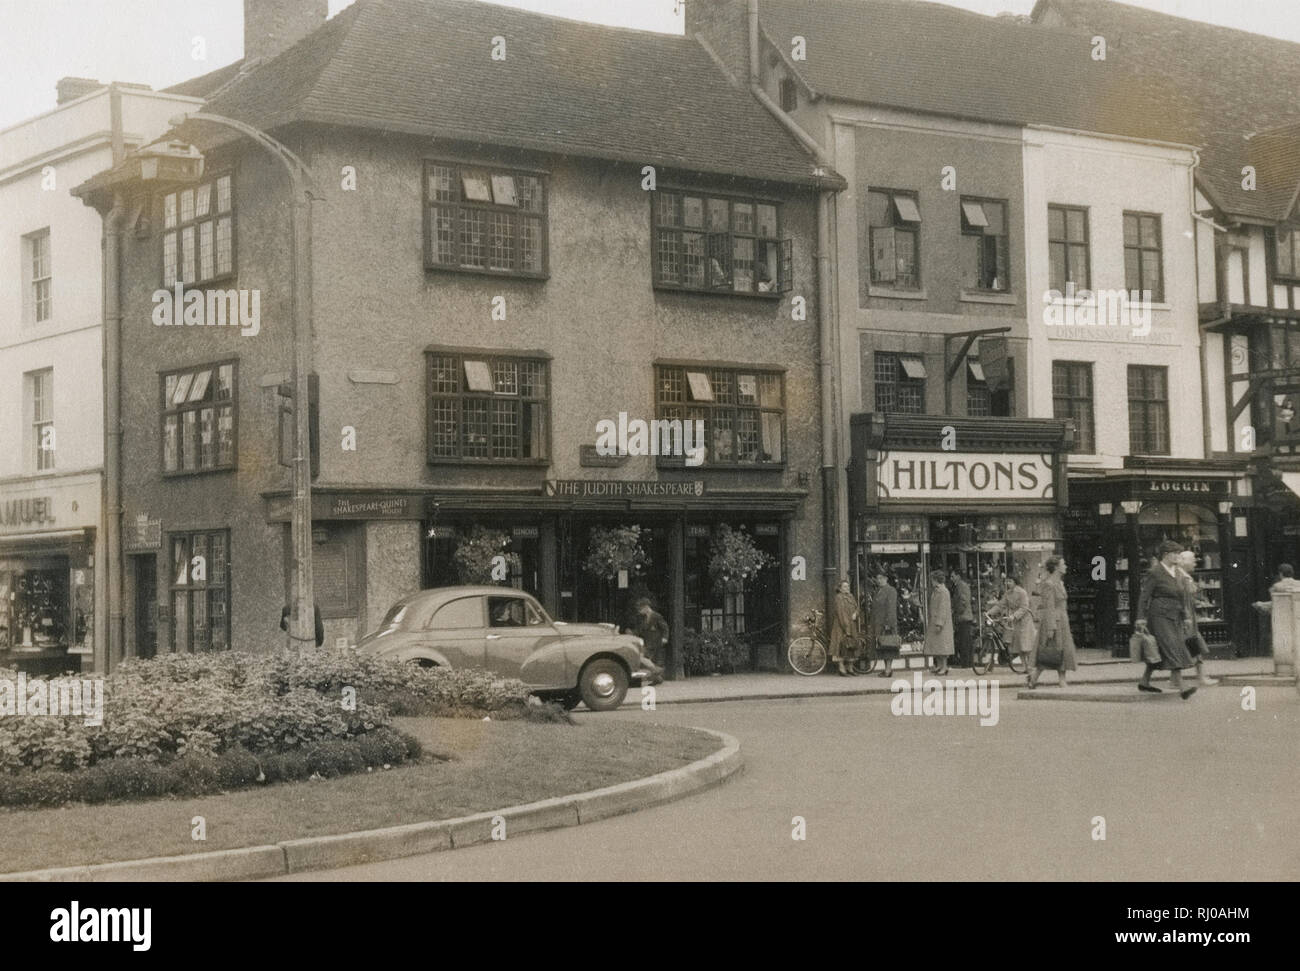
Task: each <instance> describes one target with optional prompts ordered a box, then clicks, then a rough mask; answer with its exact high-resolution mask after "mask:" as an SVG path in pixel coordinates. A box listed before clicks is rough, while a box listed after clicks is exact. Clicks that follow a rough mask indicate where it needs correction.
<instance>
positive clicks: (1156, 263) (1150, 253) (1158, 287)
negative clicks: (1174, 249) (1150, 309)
mask: <svg viewBox="0 0 1300 971" xmlns="http://www.w3.org/2000/svg"><path fill="white" fill-rule="evenodd" d="M1160 238H1161V237H1160V217H1159V216H1156V215H1152V214H1150V213H1144V212H1126V213H1124V288H1125V289H1126V290H1129V291H1130V292H1131V291H1134V290H1136V291H1138V293H1150V294H1151V299H1152V300H1154V301H1155V302H1156V303H1162V302H1163V301H1164V299H1165V284H1164V276H1163V274H1162V273H1161V270H1160V267H1161V245H1162V244H1161V242H1160Z"/></svg>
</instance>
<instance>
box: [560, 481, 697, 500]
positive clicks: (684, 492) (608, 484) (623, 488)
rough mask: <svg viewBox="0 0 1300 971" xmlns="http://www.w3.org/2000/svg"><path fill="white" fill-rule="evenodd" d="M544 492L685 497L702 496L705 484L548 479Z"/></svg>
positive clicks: (574, 496) (573, 496)
mask: <svg viewBox="0 0 1300 971" xmlns="http://www.w3.org/2000/svg"><path fill="white" fill-rule="evenodd" d="M546 495H548V496H554V497H556V498H561V499H687V498H698V497H700V496H703V495H704V483H703V482H702V481H699V480H696V481H693V482H660V481H658V480H655V479H648V480H645V479H636V480H629V479H548V480H547V481H546Z"/></svg>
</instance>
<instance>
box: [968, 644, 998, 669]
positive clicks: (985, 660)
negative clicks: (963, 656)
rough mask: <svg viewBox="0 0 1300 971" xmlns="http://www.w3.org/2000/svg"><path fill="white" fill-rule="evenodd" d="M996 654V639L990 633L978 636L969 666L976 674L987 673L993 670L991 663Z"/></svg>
mask: <svg viewBox="0 0 1300 971" xmlns="http://www.w3.org/2000/svg"><path fill="white" fill-rule="evenodd" d="M997 656H998V644H997V641H996V640H995V639H994V637H993V635H992V634H985V635H984V636H983V637H981V638H980V642H979V646H978V647H976V648H975V650H974V652H973V656H972V657H971V665H970V666H971V667H972V668H973V669H974V671H975V673H976V674H987V673H988V672H990V671H992V670H993V664H994V661H995V659H996V658H997Z"/></svg>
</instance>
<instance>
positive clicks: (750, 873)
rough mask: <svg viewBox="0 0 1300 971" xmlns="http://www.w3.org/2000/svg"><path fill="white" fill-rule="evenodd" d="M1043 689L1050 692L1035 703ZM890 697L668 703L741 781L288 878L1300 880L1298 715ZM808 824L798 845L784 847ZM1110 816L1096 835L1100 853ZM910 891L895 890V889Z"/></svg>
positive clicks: (1286, 705)
mask: <svg viewBox="0 0 1300 971" xmlns="http://www.w3.org/2000/svg"><path fill="white" fill-rule="evenodd" d="M1040 690H1051V689H1040ZM889 702H890V699H889V698H887V697H882V696H875V697H860V698H825V699H807V700H780V701H748V702H734V703H725V704H704V705H672V706H665V707H662V708H660V709H659V710H658V711H656V712H644V713H643V712H629V711H624V712H618V713H614V714H609V715H585V716H579V717H586V718H597V717H604V718H654V719H657V720H659V721H661V722H665V723H671V724H684V725H700V726H706V727H710V728H716V729H720V730H722V731H725V732H729V733H731V734H733V735H735V736H737V737H738V738H739V739H740V740H741V747H742V750H743V751H744V754H745V770H744V772H743V773H742V774H741V775H739V776H737V777H733V778H732V780H731V781H729V782H727V783H725V784H724V785H722V786H720V787H717V788H715V789H712V790H709V791H707V792H704V793H701V794H698V795H695V796H692V797H690V798H688V799H684V800H681V801H679V802H676V803H671V804H668V805H664V806H659V807H655V808H652V809H648V810H643V811H641V812H638V813H634V814H631V815H628V816H623V817H618V818H615V819H610V820H605V821H602V822H599V823H595V824H592V825H589V826H580V827H575V828H572V829H564V830H556V831H552V832H547V833H533V834H523V835H520V836H519V837H518V838H516V839H508V840H506V841H504V842H500V843H490V844H484V845H480V846H474V847H469V848H466V849H463V850H455V851H452V852H444V853H433V854H429V855H426V856H421V857H412V858H408V859H404V860H395V861H391V862H387V863H376V864H367V865H364V866H358V867H349V868H345V869H341V870H333V871H323V872H320V873H312V874H304V875H302V876H301V877H295V878H285V879H344V880H519V879H530V878H538V879H548V880H569V879H572V880H586V879H622V880H662V879H685V880H710V879H722V880H733V879H737V880H744V879H760V880H776V879H782V880H784V879H800V880H802V879H870V880H897V879H904V880H925V879H954V880H978V879H1078V880H1187V879H1198V880H1262V879H1273V880H1278V879H1285V880H1294V879H1296V877H1297V876H1300V812H1298V811H1300V771H1298V770H1297V765H1298V764H1300V762H1298V760H1297V754H1298V753H1300V703H1298V702H1297V700H1296V693H1295V689H1294V688H1262V689H1260V690H1259V694H1258V710H1256V711H1253V712H1246V711H1242V709H1241V702H1240V695H1239V689H1236V688H1228V687H1216V688H1210V689H1203V690H1202V691H1201V692H1200V693H1199V694H1198V695H1197V696H1196V697H1195V698H1193V699H1192V700H1191V701H1189V702H1186V703H1184V702H1181V701H1179V700H1177V699H1172V698H1171V699H1168V700H1164V699H1161V700H1159V701H1156V702H1153V703H1149V704H1146V703H1142V704H1123V705H1121V704H1103V703H1082V702H1054V703H1045V702H1041V701H1033V702H1030V701H1017V700H1016V699H1015V698H1014V697H1013V696H1012V694H1011V693H1010V692H1003V694H1002V697H1001V718H1000V721H999V722H998V724H997V725H994V726H990V727H980V726H979V725H978V723H977V721H976V720H975V719H972V718H969V717H958V716H954V717H933V716H931V717H895V716H893V715H892V714H891V711H890V704H889ZM794 816H802V817H804V819H805V820H806V824H807V839H806V840H804V841H796V840H793V839H792V838H791V831H792V826H791V819H792V817H794ZM1095 816H1104V817H1105V820H1106V839H1105V840H1104V841H1098V840H1094V839H1093V838H1092V830H1093V826H1094V824H1093V817H1095ZM904 892H905V891H904Z"/></svg>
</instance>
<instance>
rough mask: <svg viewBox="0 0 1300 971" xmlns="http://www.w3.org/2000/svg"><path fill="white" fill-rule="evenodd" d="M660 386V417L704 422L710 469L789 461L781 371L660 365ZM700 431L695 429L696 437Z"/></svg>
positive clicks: (657, 399) (657, 380)
mask: <svg viewBox="0 0 1300 971" xmlns="http://www.w3.org/2000/svg"><path fill="white" fill-rule="evenodd" d="M655 388H656V389H657V393H656V395H655V403H656V409H655V416H656V417H657V418H660V419H666V420H668V421H673V420H674V419H683V421H684V422H685V421H702V422H704V448H705V454H704V461H705V463H706V464H707V465H711V466H718V465H765V464H776V463H780V462H784V461H785V379H784V375H782V374H781V372H780V371H762V370H758V369H748V368H710V367H705V366H703V365H701V366H699V367H693V366H691V365H666V364H660V365H656V366H655ZM697 427H698V426H692V434H694V429H695V428H697ZM697 444H698V443H697ZM683 447H684V446H683ZM693 447H694V446H693Z"/></svg>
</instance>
